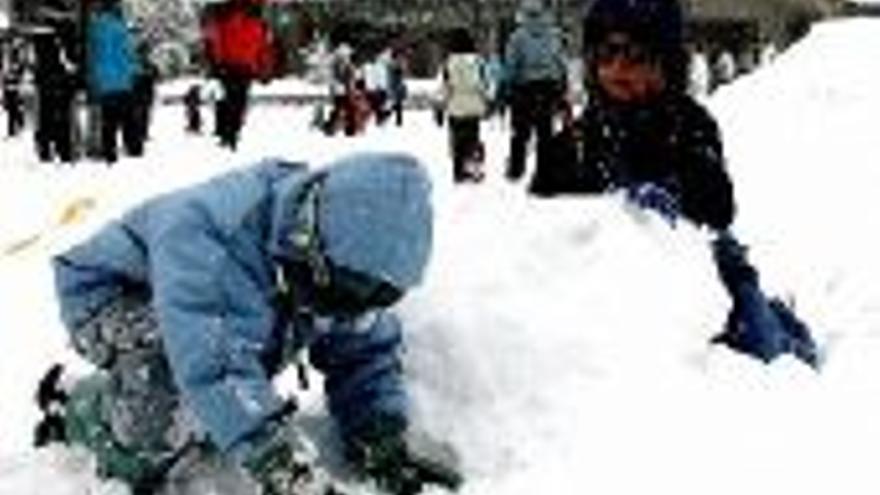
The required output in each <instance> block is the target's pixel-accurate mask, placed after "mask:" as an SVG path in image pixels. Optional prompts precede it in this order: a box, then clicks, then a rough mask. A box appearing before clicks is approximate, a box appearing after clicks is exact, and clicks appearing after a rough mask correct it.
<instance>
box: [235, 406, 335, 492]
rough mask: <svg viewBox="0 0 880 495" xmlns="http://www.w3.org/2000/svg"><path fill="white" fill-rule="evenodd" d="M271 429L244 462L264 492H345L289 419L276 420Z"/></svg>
mask: <svg viewBox="0 0 880 495" xmlns="http://www.w3.org/2000/svg"><path fill="white" fill-rule="evenodd" d="M285 419H287V420H289V418H285ZM268 430H269V431H267V432H266V434H265V435H263V436H262V437H261V438H260V439H259V440H257V441H256V442H255V445H254V446H253V447H252V448H251V449H250V452H249V454H248V455H247V457H246V458H245V460H244V462H243V466H244V468H245V469H246V470H247V471H248V472H249V473H250V474H251V476H252V477H253V479H254V481H256V482H257V483H258V484H259V485H260V487H261V490H262V491H261V494H262V495H301V494H305V493H322V494H323V493H335V494H339V493H341V492H339V491H338V490H336V489H335V488H334V487H333V486H332V483H331V482H330V480H329V477H328V475H327V474H326V473H325V472H324V471H323V470H321V469H320V468H319V467H317V466H315V463H314V460H315V458H316V457H317V456H316V454H315V452H314V448H313V447H312V446H311V445H310V444H308V443H307V442H306V441H305V439H304V438H303V437H302V436H301V434H300V433H299V431H297V429H296V428H295V427H293V425H290V424H288V421H283V422H275V423H274V424H272V425H270V426H269V427H268Z"/></svg>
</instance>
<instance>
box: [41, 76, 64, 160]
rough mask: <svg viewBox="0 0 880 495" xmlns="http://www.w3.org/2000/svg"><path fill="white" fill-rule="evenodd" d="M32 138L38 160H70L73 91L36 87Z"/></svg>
mask: <svg viewBox="0 0 880 495" xmlns="http://www.w3.org/2000/svg"><path fill="white" fill-rule="evenodd" d="M37 106H38V111H37V128H36V131H35V132H34V139H35V141H36V145H37V155H39V158H40V161H44V162H48V161H52V160H53V159H54V158H55V157H56V156H57V157H58V159H59V160H61V161H62V162H72V161H73V93H72V92H69V91H66V90H63V89H59V88H54V87H45V86H44V87H38V88H37Z"/></svg>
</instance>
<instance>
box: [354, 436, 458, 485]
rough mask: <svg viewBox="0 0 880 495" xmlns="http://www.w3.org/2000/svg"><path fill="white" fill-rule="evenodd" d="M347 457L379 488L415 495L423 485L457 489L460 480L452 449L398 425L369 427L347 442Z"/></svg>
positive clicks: (456, 460) (456, 461)
mask: <svg viewBox="0 0 880 495" xmlns="http://www.w3.org/2000/svg"><path fill="white" fill-rule="evenodd" d="M348 457H349V460H350V461H351V462H352V463H353V464H354V465H355V467H356V468H357V469H358V470H359V471H360V472H361V474H362V475H364V476H366V477H368V478H370V479H372V480H374V481H375V483H376V485H377V486H378V487H379V489H381V490H384V491H386V492H388V493H390V494H392V495H416V494H418V493H421V491H422V489H423V488H424V487H425V485H438V486H441V487H444V488H447V489H449V490H453V491H455V490H458V488H459V487H460V486H461V484H462V482H463V479H462V475H461V473H460V472H459V467H458V464H459V463H458V459H457V457H456V455H455V452H454V451H453V450H452V449H451V447H449V446H448V445H446V444H442V443H438V442H436V441H434V440H433V439H431V438H429V437H427V436H426V435H424V434H419V433H415V432H411V431H407V432H404V431H400V429H399V428H391V429H384V428H382V427H381V426H379V427H378V428H375V429H373V430H372V431H370V432H368V433H367V434H365V435H361V436H360V437H359V438H358V440H356V441H354V442H351V443H350V445H349V449H348Z"/></svg>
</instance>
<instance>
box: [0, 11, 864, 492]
mask: <svg viewBox="0 0 880 495" xmlns="http://www.w3.org/2000/svg"><path fill="white" fill-rule="evenodd" d="M878 46H880V22H877V21H862V20H851V21H845V22H844V21H841V22H832V23H827V24H824V25H821V26H818V27H817V28H816V29H815V30H814V32H813V33H812V34H811V35H810V36H809V37H808V38H807V39H806V40H804V41H803V42H802V44H800V45H798V46H796V47H794V48H793V49H792V50H791V51H790V52H787V53H786V54H785V55H783V56H782V57H781V58H779V59H777V61H776V62H775V63H774V65H772V66H770V67H768V68H766V69H763V70H761V71H759V72H757V73H755V74H754V75H752V76H749V77H748V78H745V79H742V80H740V81H739V82H737V83H736V84H734V85H732V86H730V87H728V88H726V89H724V90H723V91H722V92H721V93H719V94H717V96H715V97H714V98H713V99H712V101H711V102H710V105H711V107H712V109H713V111H714V113H715V114H716V115H717V116H718V118H719V121H720V123H721V124H722V127H723V131H724V137H725V142H726V144H727V151H728V155H729V158H730V168H731V173H732V174H733V176H734V179H735V182H736V183H737V196H738V200H739V205H740V217H739V219H738V221H737V224H736V226H735V230H736V231H737V232H738V234H739V235H740V237H741V238H742V239H743V240H744V241H745V242H747V243H749V244H750V245H751V246H752V255H753V258H754V259H755V261H756V262H757V264H758V265H759V267H760V269H761V271H762V273H763V274H764V275H765V282H766V284H765V285H766V286H767V287H768V288H770V289H771V291H773V292H777V293H780V294H783V295H787V296H791V297H792V298H794V300H795V302H796V304H797V310H798V312H799V313H801V314H802V315H803V316H804V317H805V318H806V319H807V320H808V321H809V322H810V323H811V325H812V326H813V327H814V329H815V330H816V333H817V337H818V339H819V340H820V342H821V343H822V344H823V345H825V346H827V347H828V349H829V354H828V361H827V363H826V366H825V368H824V370H823V371H822V373H820V374H816V373H813V372H812V371H810V370H809V369H807V368H806V367H805V366H803V365H801V364H800V363H798V362H795V361H793V360H791V359H781V360H779V361H777V362H776V363H774V364H773V365H772V366H769V367H765V366H762V365H761V364H759V363H758V362H756V361H752V360H749V359H747V358H744V357H742V356H738V355H736V354H733V353H731V352H728V351H726V350H724V349H718V348H711V347H709V346H708V344H707V340H708V338H709V337H710V336H711V335H712V334H714V333H715V332H717V331H718V330H720V328H721V325H722V322H723V319H724V317H725V314H726V310H727V305H728V302H727V300H726V298H725V296H724V294H723V292H722V291H721V288H720V286H719V284H718V282H717V280H716V278H715V274H714V267H713V266H712V263H711V261H710V258H709V253H708V250H707V246H706V237H705V233H703V232H698V231H695V230H693V229H690V228H689V227H687V226H680V227H679V228H677V229H675V230H671V229H669V228H668V227H667V226H666V225H665V224H664V223H663V222H661V221H659V220H658V219H657V218H655V217H653V216H651V215H648V214H645V213H642V212H637V211H633V210H632V209H631V208H629V207H627V206H626V205H624V204H623V202H622V201H621V199H620V198H618V197H610V198H582V199H571V200H558V201H538V200H532V199H529V198H527V197H526V196H525V194H524V193H523V191H522V190H521V187H519V186H516V187H514V186H511V185H509V184H507V183H505V182H504V180H503V179H502V178H501V171H502V164H503V160H504V156H505V152H504V150H505V148H506V146H507V142H506V140H507V136H508V132H509V129H501V128H499V127H498V125H497V123H496V122H491V123H486V124H485V126H484V133H485V138H486V141H487V146H488V150H487V151H488V153H487V154H488V156H489V157H490V158H489V159H490V170H489V174H490V177H489V180H488V181H487V183H485V184H483V185H480V186H464V187H459V188H453V187H452V186H451V185H450V184H449V179H450V176H451V170H450V169H451V165H450V164H449V163H448V159H447V158H446V153H447V148H446V146H447V144H446V143H447V141H446V136H445V130H440V129H437V128H435V127H433V125H432V124H431V122H430V116H429V115H428V114H427V113H412V114H409V115H408V116H407V117H408V122H407V125H406V127H404V128H403V129H397V128H393V127H392V128H388V129H381V130H371V131H370V132H369V133H368V134H367V135H366V136H364V137H362V138H356V139H343V138H336V139H328V138H325V137H323V136H320V135H318V134H316V133H313V132H309V131H308V129H307V122H308V118H309V111H308V110H306V109H301V110H297V109H291V108H271V107H258V108H255V109H254V111H253V112H252V114H251V115H250V118H251V124H252V125H251V126H250V127H248V129H246V131H245V137H244V139H245V141H244V143H243V148H242V150H241V151H240V153H238V154H237V155H232V154H228V153H224V152H221V151H219V150H217V149H215V148H214V147H213V146H212V145H211V144H210V143H209V142H208V141H207V140H206V139H204V140H200V139H194V138H188V137H185V136H183V135H182V130H181V129H182V126H183V124H182V118H183V117H182V109H180V108H174V107H172V108H163V109H162V110H160V111H159V114H158V116H157V117H158V119H159V120H158V122H157V129H156V138H157V142H155V143H151V147H150V149H149V150H148V156H147V158H146V159H143V160H137V161H128V160H124V161H121V162H120V163H119V164H118V165H116V166H115V167H114V168H112V169H109V170H108V169H106V168H105V167H104V166H103V165H99V164H94V163H86V164H82V165H80V166H78V167H77V168H75V169H68V168H59V169H56V168H54V167H46V166H41V165H39V164H36V163H34V159H33V158H31V157H30V156H31V155H32V153H31V150H30V148H29V143H25V142H23V141H4V142H3V143H2V144H0V150H2V152H3V169H2V170H0V174H2V177H3V178H4V180H3V184H4V186H3V187H4V192H3V194H2V195H0V222H2V225H3V229H2V232H0V243H2V244H0V246H2V247H3V248H4V250H5V248H6V247H7V246H9V245H10V243H14V242H16V241H20V240H22V239H28V238H32V237H33V236H34V234H35V233H40V234H41V235H40V236H39V237H38V238H37V239H36V240H35V241H33V242H31V243H29V244H27V245H26V246H25V247H22V248H21V249H19V250H17V251H15V253H13V254H9V255H7V254H5V253H4V254H2V258H0V294H2V297H0V319H2V320H0V321H2V325H0V349H3V350H4V351H5V353H6V355H5V356H3V359H0V397H2V401H0V418H2V421H0V439H2V440H0V494H4V495H5V494H7V493H9V494H25V495H29V494H36V493H41V494H42V493H53V494H55V495H58V494H64V495H66V494H68V493H114V491H113V490H116V489H117V488H118V487H113V486H109V487H108V486H107V485H101V484H99V483H97V482H96V481H95V480H94V479H92V478H91V477H89V476H88V475H87V474H84V473H83V472H82V471H83V467H84V466H88V464H87V461H84V460H82V459H79V458H78V457H76V456H72V457H68V456H65V455H63V454H61V453H57V452H52V451H50V452H47V453H39V454H35V453H33V452H30V451H28V445H27V443H28V440H29V431H30V428H31V426H32V423H33V421H34V420H35V414H36V411H35V408H34V407H33V405H32V403H31V398H30V395H31V391H32V389H33V384H34V381H35V380H36V379H37V377H39V375H40V374H41V373H42V372H43V371H44V370H45V368H46V366H47V365H48V363H49V362H50V361H51V360H59V359H60V360H63V361H65V362H70V363H73V364H74V365H75V366H74V368H75V369H76V370H77V371H86V368H85V367H84V366H83V365H82V364H81V363H78V362H77V361H76V358H75V357H74V356H72V355H71V354H70V352H69V351H66V350H65V347H64V334H63V330H62V329H61V327H60V326H59V324H58V322H57V319H56V316H55V308H54V302H53V300H52V287H51V274H50V273H49V270H48V267H47V264H46V263H47V259H48V256H50V255H51V253H53V252H56V251H57V250H59V249H63V247H64V246H67V245H69V244H70V243H72V242H75V241H76V239H78V238H81V237H82V236H84V235H87V234H88V233H89V232H91V231H93V230H94V229H95V228H98V227H99V226H100V225H101V223H102V222H103V221H105V220H106V219H107V218H111V217H113V216H114V215H117V214H118V213H119V212H121V211H122V210H124V209H125V208H126V207H128V206H130V205H132V204H134V203H136V202H137V201H139V200H140V199H142V198H144V197H148V196H150V195H152V194H154V193H156V192H159V191H162V190H167V189H169V188H172V187H176V186H177V185H180V184H185V183H190V182H192V181H195V180H199V179H201V178H203V177H205V176H208V175H210V174H213V173H217V172H220V171H223V170H226V169H229V168H231V167H235V166H238V165H240V164H242V163H247V162H248V161H251V160H252V159H256V158H258V157H261V156H264V155H267V154H268V155H284V156H289V157H294V158H301V159H307V160H311V161H315V162H323V161H325V160H328V159H331V158H333V157H336V156H339V155H342V154H345V153H348V152H350V151H354V150H358V149H375V148H381V149H388V148H392V149H396V150H400V149H404V150H409V151H411V152H413V153H415V154H417V155H418V156H420V157H421V158H422V159H423V160H424V161H425V162H426V163H427V164H428V165H429V166H430V167H431V170H432V173H433V174H434V176H435V182H436V190H435V205H436V211H437V235H436V244H435V253H434V258H433V262H432V265H431V268H430V272H429V274H428V278H427V282H426V284H425V285H424V286H423V287H421V288H419V289H418V290H416V291H415V292H414V293H412V294H411V295H410V296H409V297H408V298H407V299H406V300H405V301H404V302H403V303H402V304H401V307H400V308H399V311H400V313H401V315H402V317H403V319H404V321H405V323H406V325H407V328H408V332H409V333H408V354H407V361H406V364H407V370H408V373H409V376H410V377H411V385H412V390H413V394H414V397H415V399H416V402H415V404H416V411H415V412H416V419H417V421H418V423H419V424H420V425H421V426H423V427H424V428H426V429H427V430H429V431H431V432H433V433H434V434H436V435H438V436H441V437H443V438H446V439H448V440H449V441H450V442H452V443H453V444H454V445H455V446H456V447H457V448H458V449H459V451H460V452H461V454H462V457H463V461H464V465H465V468H466V471H467V473H466V474H467V477H468V479H469V483H468V484H467V485H466V486H465V488H464V489H463V493H464V494H481V495H483V494H492V495H504V494H533V493H559V494H579V493H585V492H586V493H601V494H611V495H614V494H629V493H649V492H650V493H683V494H700V495H702V494H704V493H712V494H727V493H731V494H733V493H736V494H741V493H743V492H749V493H758V494H765V493H823V494H826V493H846V494H854V493H856V494H858V493H864V494H873V493H876V492H877V490H878V489H880V480H878V479H877V478H876V476H875V475H874V472H875V469H874V466H873V464H874V459H876V458H877V456H878V454H880V419H878V418H880V401H878V399H876V398H877V397H880V384H878V383H877V378H876V376H877V371H878V369H880V365H878V364H877V363H880V345H878V344H880V314H878V312H880V291H878V289H877V288H876V287H877V284H874V283H872V279H873V278H874V277H875V276H877V275H880V266H878V264H877V261H876V260H875V256H876V255H875V254H874V253H875V252H877V249H876V248H877V247H880V246H878V236H877V235H876V234H875V232H876V231H877V227H878V225H877V222H878V221H877V220H875V219H874V218H873V216H872V215H871V213H872V210H873V209H875V208H876V207H877V206H878V204H877V200H876V199H875V198H876V197H877V196H876V195H875V194H871V193H872V192H873V188H874V187H876V184H878V183H880V182H878V181H877V180H872V179H877V178H878V177H877V174H878V172H877V170H878V167H877V163H876V159H874V158H872V157H873V156H876V153H875V150H874V147H875V146H876V129H878V128H880V127H878V122H877V119H878V118H880V117H878V116H880V108H878V106H880V94H877V92H876V91H872V89H873V88H876V87H880V62H878V61H880V57H878V56H877V55H878V54H880V50H878ZM7 157H10V158H7ZM83 198H86V199H87V200H85V201H84V200H83ZM76 205H79V208H76V207H74V208H73V211H72V212H71V210H70V209H69V208H68V207H70V206H76ZM66 213H67V214H66ZM71 218H72V220H71ZM64 219H69V221H67V222H64V221H63V220H64ZM7 227H8V228H7ZM310 400H311V402H310V404H309V409H308V410H307V411H308V413H309V414H311V415H312V417H314V415H318V416H320V415H321V414H322V405H321V403H320V399H319V398H316V397H312V398H310ZM50 475H55V476H57V481H56V482H55V484H54V486H53V487H52V488H51V489H50V488H46V485H45V483H40V481H41V480H45V479H47V478H48V476H50ZM108 490H109V491H108Z"/></svg>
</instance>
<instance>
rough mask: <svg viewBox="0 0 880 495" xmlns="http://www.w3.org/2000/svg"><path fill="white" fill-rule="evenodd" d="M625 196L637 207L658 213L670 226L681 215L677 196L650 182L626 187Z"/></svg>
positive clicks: (673, 224)
mask: <svg viewBox="0 0 880 495" xmlns="http://www.w3.org/2000/svg"><path fill="white" fill-rule="evenodd" d="M626 197H627V199H628V200H629V201H631V202H632V203H634V204H635V205H637V206H638V207H639V208H643V209H646V210H653V211H655V212H657V213H659V214H660V216H661V217H663V219H664V220H666V221H667V222H668V223H669V224H670V225H672V226H675V221H676V220H677V219H678V217H679V216H680V215H681V208H680V205H679V201H678V198H677V197H676V196H675V195H674V194H672V193H670V192H669V191H668V190H667V189H666V188H664V187H662V186H659V185H657V184H654V183H652V182H643V183H639V184H632V185H631V186H629V187H627V189H626Z"/></svg>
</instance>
